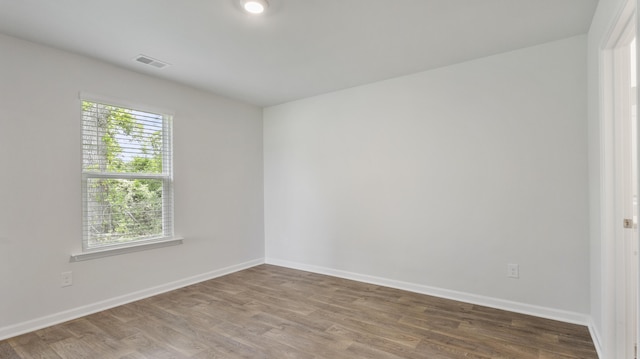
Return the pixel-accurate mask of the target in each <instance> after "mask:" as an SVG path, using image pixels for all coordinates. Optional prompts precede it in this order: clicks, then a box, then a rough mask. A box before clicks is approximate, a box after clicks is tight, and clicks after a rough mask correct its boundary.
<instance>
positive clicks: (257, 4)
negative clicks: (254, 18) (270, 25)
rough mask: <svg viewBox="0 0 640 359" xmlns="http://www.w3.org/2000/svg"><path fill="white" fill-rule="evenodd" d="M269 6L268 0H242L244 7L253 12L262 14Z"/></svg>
mask: <svg viewBox="0 0 640 359" xmlns="http://www.w3.org/2000/svg"><path fill="white" fill-rule="evenodd" d="M268 6H269V3H268V2H267V0H242V8H243V9H244V10H245V11H246V12H248V13H251V14H262V13H263V12H264V10H265V9H266V8H267V7H268Z"/></svg>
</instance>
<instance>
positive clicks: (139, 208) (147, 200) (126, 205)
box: [82, 100, 173, 251]
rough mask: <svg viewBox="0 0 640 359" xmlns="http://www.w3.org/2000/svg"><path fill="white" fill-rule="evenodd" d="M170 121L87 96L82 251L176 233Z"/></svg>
mask: <svg viewBox="0 0 640 359" xmlns="http://www.w3.org/2000/svg"><path fill="white" fill-rule="evenodd" d="M171 121H172V118H171V116H170V115H165V114H161V113H152V112H147V111H142V110H136V109H133V108H127V107H119V106H117V105H112V104H107V103H100V102H97V101H88V100H83V101H82V194H83V233H84V236H83V251H92V250H103V249H108V248H120V247H127V246H133V245H135V246H137V245H140V244H141V243H142V242H155V241H162V240H166V239H167V238H170V237H172V236H173V178H172V143H171V139H172V124H171Z"/></svg>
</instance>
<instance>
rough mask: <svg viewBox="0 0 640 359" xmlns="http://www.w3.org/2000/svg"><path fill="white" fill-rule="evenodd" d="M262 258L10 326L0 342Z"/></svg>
mask: <svg viewBox="0 0 640 359" xmlns="http://www.w3.org/2000/svg"><path fill="white" fill-rule="evenodd" d="M263 263H264V258H258V259H254V260H251V261H248V262H244V263H240V264H235V265H232V266H229V267H225V268H220V269H217V270H214V271H211V272H207V273H203V274H198V275H195V276H192V277H188V278H184V279H181V280H177V281H174V282H170V283H166V284H162V285H159V286H156V287H152V288H147V289H143V290H140V291H137V292H133V293H129V294H125V295H122V296H119V297H115V298H111V299H107V300H103V301H100V302H97V303H92V304H88V305H85V306H82V307H78V308H74V309H70V310H66V311H63V312H59V313H55V314H51V315H47V316H44V317H41V318H36V319H33V320H29V321H26V322H22V323H18V324H14V325H10V326H7V327H2V328H0V340H4V339H8V338H12V337H15V336H18V335H21V334H25V333H29V332H32V331H34V330H38V329H42V328H46V327H49V326H52V325H56V324H59V323H63V322H66V321H69V320H72V319H76V318H80V317H83V316H85V315H89V314H93V313H97V312H100V311H103V310H106V309H110V308H113V307H117V306H119V305H123V304H127V303H131V302H135V301H137V300H141V299H144V298H148V297H152V296H154V295H158V294H162V293H165V292H169V291H172V290H175V289H178V288H182V287H186V286H188V285H192V284H196V283H200V282H203V281H206V280H209V279H213V278H217V277H221V276H223V275H227V274H230V273H234V272H238V271H241V270H243V269H247V268H251V267H255V266H257V265H260V264H263Z"/></svg>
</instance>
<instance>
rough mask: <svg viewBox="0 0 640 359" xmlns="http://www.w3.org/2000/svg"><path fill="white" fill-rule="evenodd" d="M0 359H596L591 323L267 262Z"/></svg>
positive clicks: (19, 345)
mask: <svg viewBox="0 0 640 359" xmlns="http://www.w3.org/2000/svg"><path fill="white" fill-rule="evenodd" d="M0 358H3V359H31V358H51V359H58V358H69V359H71V358H73V359H77V358H91V359H97V358H100V359H102V358H106V359H111V358H118V359H142V358H153V359H163V358H193V359H205V358H277V359H284V358H301V359H304V358H309V359H311V358H328V359H341V358H429V359H440V358H580V359H588V358H597V355H596V352H595V350H594V346H593V343H592V341H591V338H590V335H589V332H588V330H587V328H586V327H582V326H577V325H571V324H566V323H562V322H556V321H552V320H546V319H540V318H536V317H531V316H526V315H521V314H515V313H511V312H505V311H501V310H496V309H491V308H487V307H482V306H477V305H472V304H467V303H461V302H455V301H451V300H445V299H440V298H435V297H430V296H426V295H421V294H415V293H411V292H405V291H401V290H396V289H390V288H386V287H381V286H377V285H372V284H365V283H360V282H354V281H349V280H345V279H340V278H335V277H329V276H324V275H319V274H313V273H309V272H303V271H298V270H293V269H287V268H282V267H277V266H272V265H261V266H258V267H254V268H251V269H247V270H243V271H241V272H237V273H234V274H230V275H227V276H224V277H220V278H217V279H213V280H209V281H206V282H202V283H199V284H196V285H192V286H189V287H186V288H182V289H179V290H175V291H172V292H169V293H166V294H162V295H158V296H155V297H152V298H148V299H144V300H141V301H137V302H134V303H130V304H127V305H123V306H120V307H117V308H113V309H109V310H106V311H103V312H100V313H96V314H93V315H89V316H86V317H83V318H80V319H76V320H73V321H70V322H66V323H63V324H59V325H56V326H53V327H50V328H46V329H42V330H38V331H36V332H32V333H29V334H25V335H21V336H18V337H15V338H11V339H9V340H5V341H0Z"/></svg>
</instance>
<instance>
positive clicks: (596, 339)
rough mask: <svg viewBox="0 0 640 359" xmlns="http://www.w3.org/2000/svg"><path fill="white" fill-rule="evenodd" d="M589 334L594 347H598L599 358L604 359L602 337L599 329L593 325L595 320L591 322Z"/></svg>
mask: <svg viewBox="0 0 640 359" xmlns="http://www.w3.org/2000/svg"><path fill="white" fill-rule="evenodd" d="M589 334H591V340H592V341H593V345H594V346H595V347H596V352H597V353H598V358H604V355H603V353H602V336H601V335H600V332H599V331H598V328H597V327H596V326H595V324H594V323H593V320H589Z"/></svg>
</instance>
